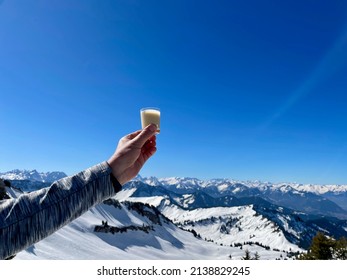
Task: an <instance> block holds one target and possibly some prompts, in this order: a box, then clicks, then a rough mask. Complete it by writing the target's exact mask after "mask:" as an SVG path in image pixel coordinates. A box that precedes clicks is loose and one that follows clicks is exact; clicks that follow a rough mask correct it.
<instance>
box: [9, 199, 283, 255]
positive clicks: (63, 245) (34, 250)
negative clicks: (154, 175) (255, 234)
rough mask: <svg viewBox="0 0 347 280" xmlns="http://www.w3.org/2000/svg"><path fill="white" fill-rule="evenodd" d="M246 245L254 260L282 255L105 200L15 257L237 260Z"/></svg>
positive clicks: (132, 205)
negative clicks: (225, 241) (206, 235)
mask: <svg viewBox="0 0 347 280" xmlns="http://www.w3.org/2000/svg"><path fill="white" fill-rule="evenodd" d="M245 211H247V210H245ZM246 249H248V250H249V251H250V252H251V254H252V255H253V254H255V253H256V252H257V253H258V254H259V255H260V259H276V258H278V259H280V258H287V254H286V253H285V252H279V251H274V250H271V249H266V248H264V247H262V246H258V245H256V244H251V245H243V248H242V249H241V248H240V246H232V247H231V246H221V245H219V244H215V243H213V242H208V241H205V240H204V239H202V238H199V237H197V236H194V233H193V232H189V231H187V230H183V229H180V228H179V227H177V226H176V225H175V224H173V223H172V222H171V221H170V220H169V219H167V218H166V217H165V216H163V215H162V214H161V213H160V212H159V211H158V210H157V209H156V208H154V207H153V206H149V205H146V204H143V203H138V202H122V203H119V202H117V201H116V200H112V199H111V200H108V201H106V202H105V203H104V204H101V205H98V206H96V207H94V208H93V209H91V210H90V211H88V212H87V213H86V214H84V215H83V216H81V217H80V218H78V219H76V220H75V221H73V222H72V223H70V224H69V225H67V226H65V227H63V228H62V229H60V230H59V231H57V232H55V233H54V234H52V235H51V236H49V237H48V238H46V239H44V240H42V241H40V242H38V243H37V244H35V245H33V246H31V247H29V248H28V249H26V250H24V251H22V252H20V253H19V254H17V256H16V258H15V259H79V260H81V259H92V260H97V259H103V260H105V259H230V258H232V259H241V258H242V257H243V256H244V255H245V250H246Z"/></svg>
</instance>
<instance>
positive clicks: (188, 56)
mask: <svg viewBox="0 0 347 280" xmlns="http://www.w3.org/2000/svg"><path fill="white" fill-rule="evenodd" d="M346 74H347V1H313V0H312V1H250V0H245V1H233V0H230V1H180V0H176V1H151V0H149V1H125V0H124V1H106V0H105V1H96V0H95V1H89V0H85V1H82V0H81V1H66V0H59V1H58V0H57V1H56V0H52V1H19V0H18V1H16V0H14V1H7V0H5V1H0V105H1V107H0V108H1V109H0V129H1V137H0V171H8V170H12V169H15V168H19V169H34V168H35V169H37V170H39V171H53V170H59V171H65V172H66V173H67V174H73V173H75V172H78V171H80V170H82V169H84V168H87V167H89V166H91V165H93V164H96V163H98V162H100V161H103V160H106V159H108V157H109V156H110V155H111V154H112V153H113V151H114V149H115V147H116V145H117V142H118V139H119V138H120V137H122V136H123V135H125V134H127V133H130V132H132V131H134V130H137V129H139V128H140V117H139V116H140V113H139V110H140V108H142V107H148V106H155V107H159V108H160V109H161V111H162V125H161V134H160V135H159V136H158V151H157V153H156V155H155V156H154V157H153V158H152V159H150V161H149V162H148V163H147V165H146V166H145V168H144V169H143V170H142V172H141V175H143V176H151V175H153V176H158V177H167V176H188V177H197V178H201V179H208V178H234V179H240V180H248V179H249V180H256V179H259V180H266V181H272V182H282V181H290V182H299V183H317V184H347V172H346V170H347V157H346V153H347V114H346V104H347V102H346V101H347V96H346V92H347V90H346V89H347V79H346V76H347V75H346Z"/></svg>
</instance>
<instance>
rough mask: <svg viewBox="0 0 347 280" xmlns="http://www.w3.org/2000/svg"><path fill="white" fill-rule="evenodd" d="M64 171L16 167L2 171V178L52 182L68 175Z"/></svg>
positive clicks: (0, 175) (0, 174) (0, 176)
mask: <svg viewBox="0 0 347 280" xmlns="http://www.w3.org/2000/svg"><path fill="white" fill-rule="evenodd" d="M66 176H67V175H66V174H65V173H64V172H59V171H53V172H38V171H37V170H35V169H33V170H19V169H15V170H12V171H7V172H4V173H0V178H3V179H6V180H29V181H38V182H43V183H51V182H54V181H56V180H59V179H61V178H64V177H66Z"/></svg>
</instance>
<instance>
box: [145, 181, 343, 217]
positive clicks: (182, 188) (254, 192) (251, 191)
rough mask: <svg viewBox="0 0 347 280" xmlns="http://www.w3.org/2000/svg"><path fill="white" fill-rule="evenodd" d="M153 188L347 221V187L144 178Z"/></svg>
mask: <svg viewBox="0 0 347 280" xmlns="http://www.w3.org/2000/svg"><path fill="white" fill-rule="evenodd" d="M140 181H141V182H143V183H146V184H148V185H151V186H157V187H158V186H161V187H163V188H165V189H167V190H170V191H173V192H176V193H178V194H188V193H193V192H197V191H204V192H205V193H207V194H209V195H211V196H213V197H218V196H228V195H232V196H235V197H236V198H242V197H250V196H259V197H262V198H263V199H265V200H267V201H269V202H271V203H274V204H277V205H280V206H284V207H288V208H291V209H294V210H297V211H303V212H306V213H309V214H316V215H326V216H333V217H337V218H341V219H347V186H346V185H341V186H337V185H335V186H333V185H326V186H316V185H300V184H289V183H281V184H272V183H269V182H259V181H245V182H242V181H236V180H230V179H212V180H205V181H203V180H199V179H193V178H178V177H172V178H163V179H157V178H154V177H151V178H141V179H140Z"/></svg>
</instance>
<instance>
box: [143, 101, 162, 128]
mask: <svg viewBox="0 0 347 280" xmlns="http://www.w3.org/2000/svg"><path fill="white" fill-rule="evenodd" d="M140 113H141V124H142V128H145V127H146V126H147V125H149V124H151V123H154V124H156V125H157V133H159V132H160V110H159V109H158V108H151V107H149V108H143V109H141V110H140Z"/></svg>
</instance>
